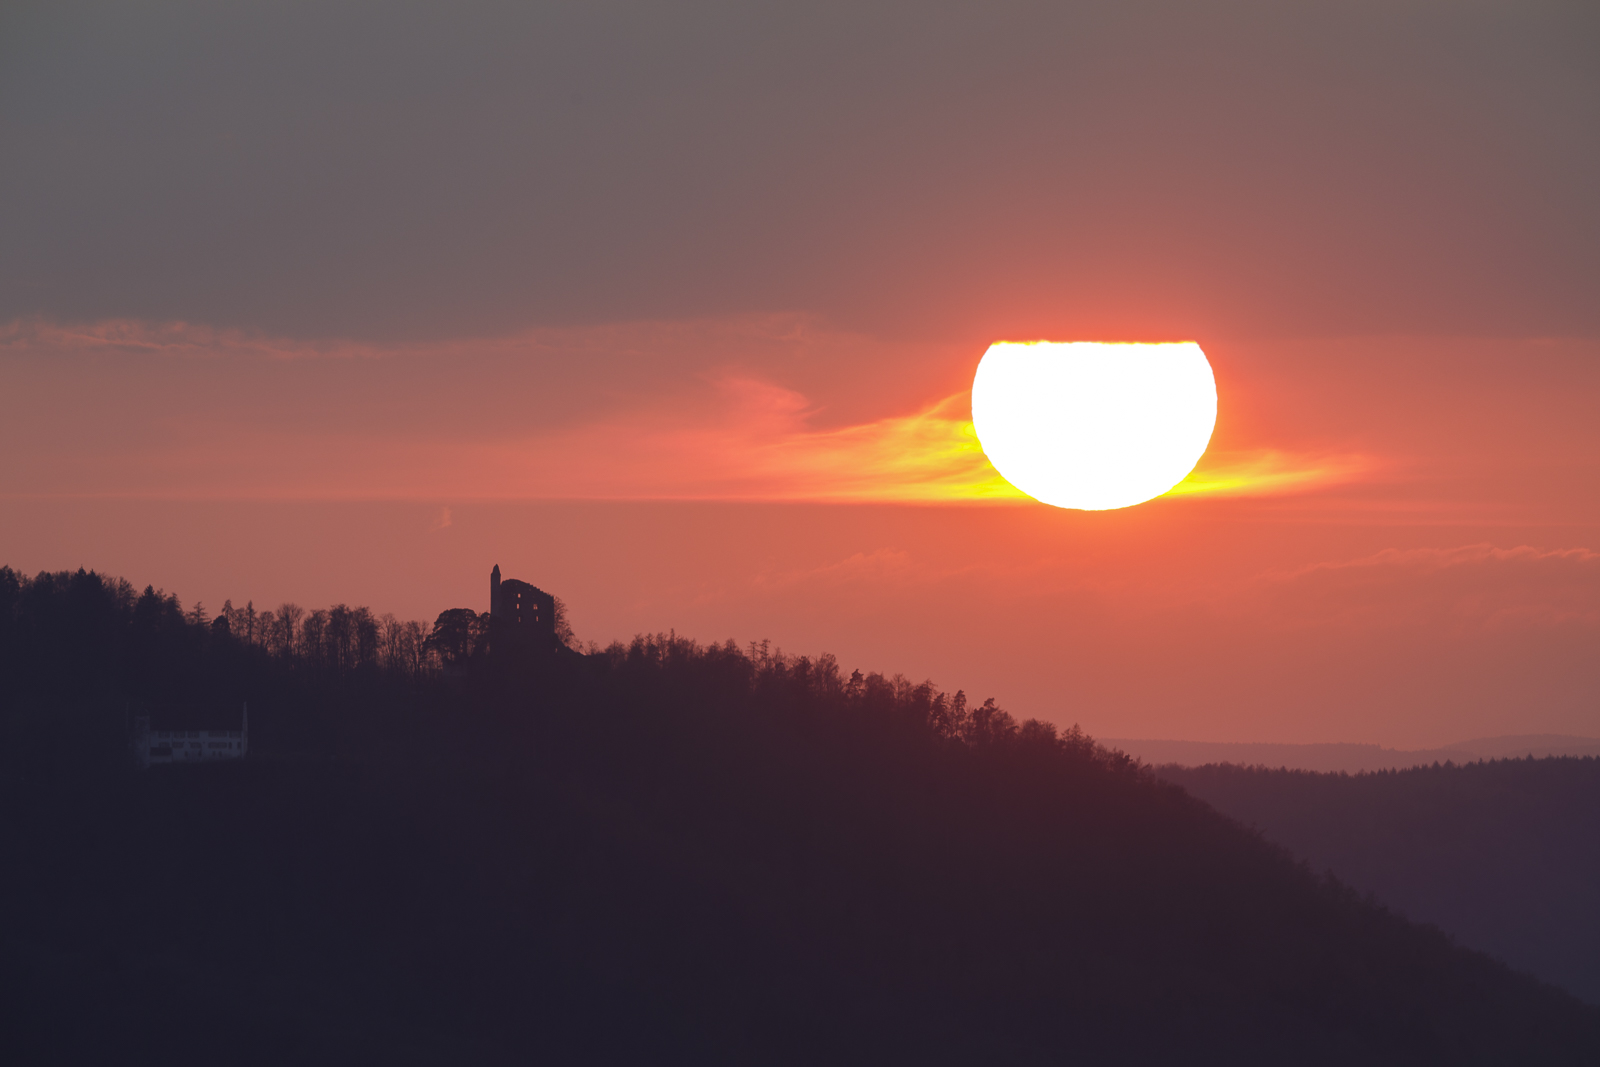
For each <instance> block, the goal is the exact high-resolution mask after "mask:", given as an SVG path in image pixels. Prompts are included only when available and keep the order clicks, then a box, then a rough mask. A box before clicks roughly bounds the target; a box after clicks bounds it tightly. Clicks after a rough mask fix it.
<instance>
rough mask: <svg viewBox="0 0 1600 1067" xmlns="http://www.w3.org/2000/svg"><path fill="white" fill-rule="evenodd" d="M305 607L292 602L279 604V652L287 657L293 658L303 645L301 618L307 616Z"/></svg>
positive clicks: (277, 637) (277, 633) (277, 634)
mask: <svg viewBox="0 0 1600 1067" xmlns="http://www.w3.org/2000/svg"><path fill="white" fill-rule="evenodd" d="M305 615H306V612H305V609H304V608H302V607H301V606H300V605H298V604H295V603H292V602H288V601H286V602H284V603H282V604H279V605H278V625H277V627H276V640H277V643H278V647H277V653H278V655H280V656H283V657H285V658H287V659H293V658H294V657H295V655H296V654H298V653H299V652H300V650H301V648H302V647H303V642H302V640H301V634H300V620H301V619H303V618H305Z"/></svg>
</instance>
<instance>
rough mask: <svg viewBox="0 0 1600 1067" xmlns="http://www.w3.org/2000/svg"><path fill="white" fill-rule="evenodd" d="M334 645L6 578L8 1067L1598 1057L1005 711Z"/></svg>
mask: <svg viewBox="0 0 1600 1067" xmlns="http://www.w3.org/2000/svg"><path fill="white" fill-rule="evenodd" d="M342 610H343V611H344V615H343V616H341V618H345V617H348V618H355V619H357V620H359V618H360V613H359V609H356V610H354V611H352V610H351V609H342ZM328 614H329V617H330V618H331V617H332V614H333V613H332V612H331V611H330V612H329V613H328ZM369 615H370V613H369ZM339 625H341V626H342V625H343V624H342V623H341V624H339ZM335 629H337V627H335ZM327 632H328V631H327V630H326V628H323V629H319V630H318V631H317V634H318V636H317V642H318V643H316V644H313V643H312V642H310V641H309V640H308V639H306V638H304V636H303V634H302V636H301V637H300V638H297V639H296V640H295V641H294V642H291V643H289V644H288V645H287V646H286V648H284V649H278V650H274V649H272V648H270V647H263V646H262V645H260V644H257V643H255V642H254V641H253V640H250V639H246V638H242V637H241V636H240V635H239V634H238V633H237V632H235V629H234V627H233V626H232V625H231V623H230V625H229V626H224V627H219V626H216V625H215V624H214V623H208V622H207V621H206V620H204V619H203V618H202V617H201V616H200V613H198V612H190V613H184V612H181V611H179V610H178V605H177V604H176V602H175V601H174V600H172V599H171V598H168V597H163V596H162V595H161V594H159V593H156V592H155V591H154V590H147V591H146V593H145V594H143V595H135V594H134V593H133V591H132V590H131V588H129V587H126V586H125V584H124V583H115V582H107V581H105V580H102V579H100V578H98V577H97V576H94V575H92V574H87V573H84V572H80V573H78V574H76V575H46V576H40V577H38V578H35V579H32V580H30V581H27V582H23V581H21V580H20V579H18V578H17V577H16V576H14V575H11V574H10V572H5V571H0V680H3V682H4V688H3V690H0V691H3V692H4V693H5V694H6V705H5V707H4V709H3V713H4V719H3V721H4V722H6V723H7V724H8V725H7V729H8V731H9V732H8V735H7V736H8V744H7V747H6V748H5V750H4V764H3V768H0V798H3V803H4V805H5V810H6V811H7V812H8V813H9V817H8V818H7V819H6V820H5V822H4V824H3V838H0V848H3V849H4V854H5V855H6V856H7V857H8V860H9V861H10V868H9V871H8V875H7V877H6V878H5V879H4V880H3V882H0V916H4V918H3V919H0V936H3V945H0V947H3V952H0V985H3V988H0V996H3V997H4V998H5V999H4V1002H5V1003H6V1005H7V1010H6V1013H5V1016H4V1020H3V1024H4V1027H5V1031H6V1032H5V1034H4V1035H3V1037H4V1046H5V1047H6V1048H7V1049H9V1050H15V1051H17V1052H20V1053H21V1054H20V1055H18V1056H15V1058H16V1059H17V1060H18V1061H19V1062H30V1063H32V1062H39V1063H43V1062H116V1061H125V1060H129V1059H136V1058H147V1057H148V1056H151V1055H154V1054H160V1055H161V1056H162V1058H164V1059H199V1058H205V1059H209V1060H215V1059H217V1058H224V1059H227V1060H228V1061H230V1062H262V1063H282V1062H341V1063H342V1062H349V1061H351V1060H371V1061H384V1062H400V1063H463V1062H470V1063H500V1062H506V1063H511V1062H517V1063H522V1062H527V1061H528V1060H530V1059H539V1060H548V1061H552V1062H629V1063H636V1062H661V1061H677V1060H692V1061H694V1062H699V1063H716V1062H728V1063H749V1062H761V1063H808V1064H809V1063H818V1062H884V1061H902V1060H905V1061H915V1062H924V1063H1066V1062H1092V1063H1097V1064H1098V1063H1171V1062H1186V1063H1192V1062H1199V1063H1223V1062H1226V1063H1283V1062H1293V1063H1297V1064H1345V1063H1362V1064H1383V1063H1393V1064H1417V1063H1452V1064H1462V1063H1483V1064H1491V1063H1530V1062H1539V1063H1589V1062H1593V1060H1594V1057H1595V1055H1596V1053H1597V1052H1600V1013H1597V1012H1596V1010H1595V1009H1592V1008H1589V1007H1586V1006H1584V1005H1582V1004H1580V1003H1578V1002H1576V1001H1575V1000H1573V999H1571V998H1570V997H1568V996H1566V995H1565V994H1563V993H1561V992H1559V991H1557V990H1555V989H1552V988H1550V987H1548V986H1545V985H1542V984H1540V983H1538V982H1536V981H1534V980H1531V979H1528V978H1524V977H1520V976H1518V975H1516V974H1514V973H1512V972H1511V971H1510V970H1509V969H1508V968H1506V967H1505V966H1503V965H1501V964H1499V963H1496V962H1494V961H1493V960H1491V959H1489V958H1487V957H1485V956H1483V955H1480V954H1478V953H1474V952H1471V951H1467V950H1465V949H1461V948H1458V947H1456V946H1455V945H1453V944H1451V943H1450V941H1449V940H1448V939H1447V938H1445V937H1444V936H1443V935H1442V934H1439V933H1438V932H1436V931H1433V930H1430V929H1427V928H1424V927H1420V926H1417V925H1415V924H1412V923H1410V922H1408V921H1406V920H1404V919H1402V918H1400V917H1398V916H1396V915H1394V914H1392V913H1390V912H1387V911H1385V910H1384V909H1382V908H1381V907H1378V906H1375V905H1373V904H1371V903H1368V902H1364V901H1363V900H1362V899H1361V898H1360V897H1359V896H1357V895H1356V894H1355V893H1354V892H1352V891H1351V890H1349V889H1347V888H1345V887H1343V886H1342V885H1340V884H1338V883H1336V882H1333V881H1330V880H1328V879H1325V878H1322V877H1320V876H1317V875H1314V874H1313V873H1312V872H1310V871H1309V870H1307V869H1306V868H1305V867H1304V866H1303V865H1300V864H1298V863H1296V862H1295V861H1294V860H1293V859H1292V858H1291V857H1289V856H1288V855H1287V854H1286V853H1285V852H1283V851H1282V850H1280V849H1278V848H1276V847H1274V846H1272V845H1270V844H1268V843H1267V842H1265V841H1263V840H1261V839H1260V838H1259V837H1258V836H1257V835H1255V834H1253V833H1251V832H1249V831H1247V830H1245V829H1244V828H1242V827H1241V826H1239V825H1238V824H1236V823H1234V822H1233V821H1231V820H1229V819H1227V818H1224V817H1223V816H1221V815H1218V814H1217V813H1216V812H1214V811H1213V810H1212V809H1211V808H1210V807H1208V806H1207V805H1205V804H1203V803H1201V802H1199V801H1197V800H1195V799H1194V798H1192V797H1190V796H1189V795H1188V794H1187V793H1185V792H1184V791H1183V790H1181V789H1179V788H1178V787H1176V786H1173V785H1171V784H1168V783H1164V782H1161V781H1159V780H1157V779H1156V778H1155V777H1154V776H1153V775H1151V774H1149V773H1147V772H1145V771H1143V770H1141V769H1139V768H1138V767H1137V766H1135V765H1134V764H1133V763H1132V762H1131V761H1129V760H1127V759H1124V758H1120V757H1118V756H1116V755H1114V754H1111V753H1108V752H1107V751H1105V750H1104V749H1102V748H1100V747H1098V746H1096V745H1095V744H1093V742H1091V741H1090V740H1089V739H1087V738H1085V737H1083V736H1082V735H1081V734H1079V733H1078V732H1076V731H1068V732H1066V733H1060V732H1058V731H1056V730H1054V729H1053V728H1051V727H1049V726H1046V725H1044V724H1039V723H1021V724H1019V723H1017V722H1015V721H1014V720H1013V719H1012V718H1011V717H1010V716H1009V715H1007V714H1006V713H1005V712H1004V711H1003V710H1001V709H1000V708H998V707H997V706H996V705H995V704H994V702H993V701H985V702H983V703H982V704H979V705H976V706H972V705H969V704H968V702H967V701H966V699H965V697H964V696H963V695H962V694H960V693H956V694H954V695H950V694H946V693H943V692H940V691H938V690H937V689H935V688H934V687H933V686H931V685H928V684H922V685H913V684H911V683H909V682H906V681H905V680H904V679H897V678H883V677H881V676H877V675H862V674H861V673H860V672H853V673H851V674H850V675H848V676H846V675H845V674H844V673H843V672H842V671H840V670H839V668H838V666H837V664H835V663H834V662H833V661H832V659H831V658H829V657H820V658H817V659H811V658H806V657H788V656H783V655H781V654H778V653H776V652H773V651H771V650H770V649H768V648H766V647H763V646H752V647H750V648H747V649H739V648H735V647H733V646H732V645H731V644H729V645H720V646H711V647H702V646H697V645H695V644H693V643H691V642H688V641H684V640H681V639H676V638H672V637H664V636H663V637H652V638H639V639H636V640H635V641H633V642H632V643H631V644H629V645H627V646H623V645H613V646H612V647H611V648H609V649H606V650H604V651H600V652H595V653H593V654H589V655H580V654H578V653H575V652H571V651H570V650H554V649H553V650H551V651H550V652H549V653H548V654H544V655H539V656H535V657H531V658H529V659H527V660H525V661H520V662H515V663H509V664H508V663H504V662H497V661H495V660H493V659H476V660H468V661H466V662H461V663H457V664H456V665H455V666H454V667H453V669H452V670H451V671H450V672H449V673H448V674H446V673H445V672H443V671H441V670H438V669H434V668H428V667H427V666H426V664H423V667H424V669H413V668H414V667H415V666H416V663H415V661H408V660H407V658H406V657H399V658H398V659H389V658H386V657H385V655H384V654H383V653H382V651H381V649H380V648H379V646H378V645H376V644H372V643H370V642H367V643H364V642H363V641H361V640H360V639H359V633H360V625H359V621H357V622H353V623H351V624H350V629H349V632H350V633H351V634H355V635H357V639H354V640H353V641H352V643H351V644H350V648H349V650H348V651H349V655H348V656H345V655H342V654H335V653H336V652H337V649H336V648H335V646H330V645H327V644H326V643H325V642H326V640H327V638H326V633H327ZM330 649H332V651H330ZM363 649H365V651H363ZM246 698H247V699H249V701H250V707H251V716H252V718H251V730H252V737H251V755H250V757H249V758H248V759H247V760H244V761H241V762H237V763H217V764H211V765H199V766H191V767H168V768H163V769H159V770H151V771H148V772H143V773H140V772H136V771H133V770H131V769H129V768H128V766H127V760H126V757H125V754H124V753H123V752H122V750H121V749H120V747H119V745H120V742H119V741H118V740H117V739H118V737H119V733H118V731H119V729H120V725H119V724H120V723H121V722H122V720H123V718H124V716H125V715H126V714H127V710H128V707H129V706H130V705H133V704H140V705H143V706H160V705H163V704H171V705H178V704H185V703H187V704H189V705H195V706H201V705H205V704H208V703H210V704H218V705H223V704H225V705H228V706H232V705H233V704H234V703H235V702H238V701H241V700H242V699H246Z"/></svg>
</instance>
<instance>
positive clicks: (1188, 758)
mask: <svg viewBox="0 0 1600 1067" xmlns="http://www.w3.org/2000/svg"><path fill="white" fill-rule="evenodd" d="M1098 740H1099V742H1100V743H1101V744H1102V745H1104V746H1105V747H1107V748H1111V749H1117V750H1119V751H1122V752H1126V753H1127V754H1128V755H1130V756H1133V757H1136V758H1137V759H1140V760H1142V761H1144V762H1145V763H1149V764H1153V765H1155V766H1161V765H1165V764H1176V765H1178V766H1182V767H1203V766H1205V765H1207V764H1211V763H1232V764H1237V765H1239V766H1243V767H1285V768H1288V769H1289V770H1299V771H1346V772H1348V773H1350V774H1355V773H1356V772H1358V771H1381V770H1393V769H1398V768H1405V767H1425V766H1431V765H1432V764H1435V763H1474V762H1476V761H1478V760H1492V759H1523V758H1525V757H1528V756H1533V757H1535V758H1542V757H1545V756H1600V738H1593V737H1570V736H1567V735H1565V734H1519V735H1512V736H1506V737H1480V738H1477V739H1475V740H1472V741H1458V742H1457V743H1455V744H1453V745H1446V746H1444V747H1443V748H1418V749H1404V748H1383V747H1381V746H1379V745H1358V744H1312V745H1276V744H1255V743H1237V744H1235V743H1230V742H1225V741H1162V740H1141V739H1134V738H1125V737H1102V738H1098Z"/></svg>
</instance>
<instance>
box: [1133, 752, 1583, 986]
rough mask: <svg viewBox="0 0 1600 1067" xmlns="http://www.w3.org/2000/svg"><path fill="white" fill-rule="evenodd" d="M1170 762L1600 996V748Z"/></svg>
mask: <svg viewBox="0 0 1600 1067" xmlns="http://www.w3.org/2000/svg"><path fill="white" fill-rule="evenodd" d="M1159 773H1160V774H1161V775H1162V776H1163V777H1164V778H1166V779H1167V780H1169V781H1172V782H1176V783H1178V784H1180V785H1182V786H1183V787H1184V788H1185V789H1188V790H1189V791H1190V792H1191V793H1193V794H1195V795H1196V796H1199V797H1202V798H1203V799H1205V800H1207V801H1209V802H1210V803H1211V804H1213V805H1214V806H1215V807H1216V808H1217V809H1218V810H1220V811H1222V812H1225V813H1226V814H1228V815H1231V816H1233V817H1234V818H1236V819H1239V820H1240V821H1241V822H1244V823H1246V824H1247V825H1252V826H1257V827H1260V829H1261V830H1262V832H1263V833H1265V834H1266V836H1267V837H1268V839H1270V840H1272V841H1276V842H1278V843H1279V844H1282V845H1284V846H1286V847H1288V848H1289V849H1290V850H1291V851H1293V852H1294V853H1295V854H1296V855H1298V856H1303V857H1305V858H1306V860H1308V861H1309V862H1310V863H1311V865H1312V866H1313V867H1314V868H1315V869H1317V870H1331V871H1332V872H1333V873H1334V874H1335V875H1337V876H1338V877H1339V878H1340V879H1341V880H1343V881H1344V882H1346V883H1348V884H1349V885H1351V886H1354V887H1355V888H1357V889H1359V890H1361V891H1363V892H1370V893H1373V894H1375V895H1376V896H1377V897H1378V899H1380V900H1382V901H1384V902H1385V903H1387V904H1389V905H1391V906H1393V907H1396V908H1398V909H1400V910H1401V911H1403V912H1404V913H1405V914H1406V915H1409V916H1411V917H1412V918H1415V919H1418V920H1421V921H1423V922H1430V923H1436V924H1437V925H1438V926H1439V927H1441V928H1442V929H1444V930H1446V931H1448V932H1449V933H1450V934H1452V935H1453V936H1455V937H1457V938H1459V939H1460V940H1461V942H1462V943H1463V944H1467V945H1471V946H1473V947H1474V948H1479V949H1483V950H1484V951H1486V952H1491V953H1493V954H1494V955H1496V956H1498V957H1500V958H1501V959H1504V960H1506V961H1508V962H1510V963H1511V964H1513V965H1515V966H1517V967H1519V968H1524V969H1526V970H1528V971H1530V972H1532V973H1534V974H1536V975H1538V976H1540V977H1541V978H1543V979H1545V980H1546V981H1549V982H1554V983H1556V984H1558V985H1560V986H1562V987H1563V988H1566V989H1568V990H1571V991H1572V992H1573V993H1575V994H1577V995H1579V996H1581V997H1583V998H1584V999H1586V1000H1588V1001H1590V1002H1591V1003H1600V911H1597V910H1596V905H1597V904H1600V759H1593V758H1585V759H1577V758H1571V757H1567V758H1548V759H1523V760H1495V761H1492V762H1485V763H1471V764H1466V765H1464V766H1455V765H1449V766H1446V765H1440V766H1437V767H1418V768H1415V769H1412V770H1405V771H1391V772H1379V773H1375V774H1360V775H1343V774H1313V773H1309V772H1305V771H1285V770H1267V769H1264V768H1244V767H1234V766H1226V765H1222V766H1209V767H1193V768H1190V767H1163V768H1160V771H1159Z"/></svg>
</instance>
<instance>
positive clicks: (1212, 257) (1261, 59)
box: [0, 0, 1600, 339]
mask: <svg viewBox="0 0 1600 1067" xmlns="http://www.w3.org/2000/svg"><path fill="white" fill-rule="evenodd" d="M1596 130H1600V6H1596V5H1595V4H1593V3H1586V2H1581V0H1578V2H1570V3H1566V2H1549V0H1517V2H1481V0H1480V2H1471V0H1455V2H1416V0H1412V2H1394V0H1384V2H1360V0H1338V2H1324V3H1316V2H1311V3H1285V2H1278V0H1274V2H1252V0H1240V2H1211V3H1181V2H1174V0H1156V2H1138V0H1135V2H1127V0H1118V2H1116V3H1101V4H1095V3H1079V4H1066V3H1004V2H1000V3H997V2H993V0H986V2H984V3H981V4H979V3H974V4H955V3H916V4H912V3H870V2H869V3H863V2H850V3H816V2H812V3H806V4H791V5H754V4H732V3H701V2H688V3H675V4H651V3H603V2H599V3H597V2H584V3H573V4H553V3H531V4H527V3H483V2H461V3H450V4H431V5H424V4H400V3H336V2H328V0H318V2H316V3H289V2H284V0H273V2H270V3H238V4H227V5H221V4H198V3H194V4H186V3H158V2H145V3H138V4H126V3H102V4H95V3H49V4H28V3H12V4H9V5H7V6H6V8H5V10H4V12H3V13H0V143H3V144H4V145H5V146H6V149H5V152H4V158H3V160H0V204H4V205H5V206H4V208H3V209H0V321H3V320H8V319H14V318H16V317H20V316H33V315H42V316H46V317H49V318H52V319H57V320H69V321H92V320H98V319H102V318H107V317H133V318H139V319H145V320H157V321H160V320H168V319H184V320H188V321H198V322H204V323H207V324H211V325H219V326H245V327H250V328H255V329H261V330H265V331H267V332H270V333H274V334H278V335H287V336H294V337H321V336H359V337H369V338H388V339H394V338H419V337H425V336H461V335H473V334H484V333H490V334H494V333H504V332H508V331H512V330H516V329H521V328H524V327H528V326H532V325H548V324H561V323H596V322H608V321H618V320H630V319H641V318H668V319H672V318H684V317H695V316H707V315H725V314H730V313H740V312H750V311H785V312H802V313H806V314H813V315H818V316H821V317H822V318H824V319H825V320H826V321H828V322H830V323H833V324H836V325H838V326H840V327H842V328H848V329H857V330H866V331H870V332H875V333H879V334H884V335H901V336H909V335H917V334H939V335H949V334H950V333H952V332H954V333H959V334H963V335H965V334H968V333H970V334H972V335H973V336H980V335H988V334H992V333H993V332H994V331H996V330H997V329H1004V331H1005V332H1007V333H1018V332H1027V331H1028V330H1030V329H1032V330H1034V332H1046V331H1054V332H1057V333H1059V332H1062V331H1063V330H1069V331H1071V330H1075V331H1077V332H1079V333H1090V334H1092V333H1094V332H1096V331H1100V332H1107V331H1116V330H1126V329H1127V328H1128V326H1129V324H1130V323H1136V324H1137V325H1138V326H1139V327H1140V328H1141V329H1144V330H1146V331H1148V332H1153V333H1157V334H1160V333H1163V332H1176V333H1179V334H1181V335H1183V336H1192V335H1197V334H1204V333H1207V332H1210V333H1215V332H1218V331H1223V332H1228V333H1231V334H1239V333H1263V332H1265V333H1291V334H1301V335H1333V334H1350V333H1394V332H1420V333H1434V334H1437V333H1484V334H1511V335H1519V336H1535V335H1552V334H1554V335H1567V336H1572V335H1592V334H1594V333H1595V332H1596V331H1597V330H1600V301H1597V300H1595V299H1594V294H1595V293H1596V292H1600V197H1597V196H1596V195H1595V192H1594V191H1595V190H1596V189H1600V137H1597V136H1596V133H1595V131H1596Z"/></svg>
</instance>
